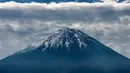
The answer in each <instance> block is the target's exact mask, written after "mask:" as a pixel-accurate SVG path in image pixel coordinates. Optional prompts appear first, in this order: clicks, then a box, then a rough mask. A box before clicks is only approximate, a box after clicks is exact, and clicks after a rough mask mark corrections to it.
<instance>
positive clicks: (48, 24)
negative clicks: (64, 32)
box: [0, 2, 130, 58]
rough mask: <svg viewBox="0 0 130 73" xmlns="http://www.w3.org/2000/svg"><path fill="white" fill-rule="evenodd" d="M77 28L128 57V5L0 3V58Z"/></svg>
mask: <svg viewBox="0 0 130 73" xmlns="http://www.w3.org/2000/svg"><path fill="white" fill-rule="evenodd" d="M63 27H70V28H79V29H81V30H82V31H84V32H86V33H87V34H88V35H91V36H93V37H94V38H96V39H97V40H99V41H101V42H102V43H104V44H106V45H108V46H109V47H111V48H113V49H114V50H116V51H118V52H120V53H122V54H123V55H125V56H127V57H130V54H129V52H130V47H129V43H130V4H126V3H120V4H118V3H113V2H112V3H93V4H90V3H74V2H70V3H59V4H56V3H51V4H45V3H15V2H7V3H0V58H3V57H5V56H7V55H9V54H11V53H14V52H16V51H18V50H20V49H24V48H25V47H27V46H28V45H29V44H31V43H32V42H35V41H37V40H39V39H40V38H42V37H46V36H48V35H50V34H51V33H53V32H55V31H56V30H58V29H60V28H63Z"/></svg>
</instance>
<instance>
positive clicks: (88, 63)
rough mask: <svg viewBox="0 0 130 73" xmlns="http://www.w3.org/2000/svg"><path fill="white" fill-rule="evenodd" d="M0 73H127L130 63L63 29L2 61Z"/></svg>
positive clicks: (77, 34) (87, 38) (85, 36)
mask: <svg viewBox="0 0 130 73" xmlns="http://www.w3.org/2000/svg"><path fill="white" fill-rule="evenodd" d="M0 73H130V60H129V59H128V58H126V57H124V56H122V55H121V54H119V53H117V52H115V51H113V50H112V49H111V48H109V47H107V46H105V45H104V44H102V43H100V42H99V41H97V40H95V39H94V38H92V37H90V36H88V35H87V34H85V33H84V32H82V31H80V30H78V29H70V28H64V29H61V30H58V31H57V32H56V33H54V34H52V35H50V36H49V37H48V38H46V39H42V40H40V41H39V42H38V43H34V44H31V45H29V46H28V47H27V48H26V49H24V50H21V51H18V52H16V53H14V54H12V55H10V56H8V57H6V58H4V59H2V60H1V61H0Z"/></svg>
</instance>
